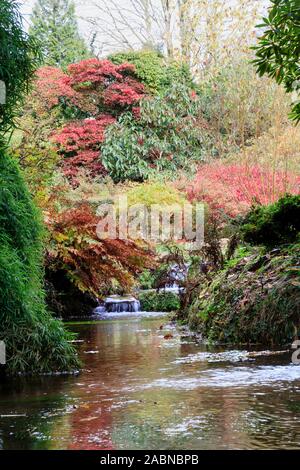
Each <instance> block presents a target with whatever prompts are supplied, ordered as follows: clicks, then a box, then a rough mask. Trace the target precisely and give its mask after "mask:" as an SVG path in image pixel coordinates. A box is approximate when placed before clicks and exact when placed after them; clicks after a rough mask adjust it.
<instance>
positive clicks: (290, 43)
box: [255, 0, 300, 122]
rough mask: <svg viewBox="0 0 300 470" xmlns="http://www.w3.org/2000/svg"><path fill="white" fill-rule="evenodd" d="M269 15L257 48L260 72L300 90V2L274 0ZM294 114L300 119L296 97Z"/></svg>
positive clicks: (290, 88)
mask: <svg viewBox="0 0 300 470" xmlns="http://www.w3.org/2000/svg"><path fill="white" fill-rule="evenodd" d="M272 3H273V6H272V7H271V8H270V10H269V15H268V17H266V18H264V19H263V23H262V24H260V25H259V27H261V28H264V34H263V36H262V37H261V38H260V41H259V45H258V46H257V47H256V48H255V49H256V55H257V59H256V60H255V64H256V65H257V71H258V73H259V74H260V75H264V74H267V75H269V76H270V77H272V78H275V79H276V81H277V82H278V83H279V84H281V83H282V84H284V86H285V89H286V91H287V92H293V91H294V92H299V90H300V64H299V59H300V2H299V0H272ZM291 117H292V118H293V119H295V120H296V121H297V122H298V121H299V120H300V100H299V96H297V97H296V99H295V103H294V105H293V110H292V114H291Z"/></svg>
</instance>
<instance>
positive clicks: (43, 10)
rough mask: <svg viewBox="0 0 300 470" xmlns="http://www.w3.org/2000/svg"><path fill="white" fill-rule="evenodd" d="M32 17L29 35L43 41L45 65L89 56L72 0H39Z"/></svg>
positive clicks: (68, 61) (64, 64)
mask: <svg viewBox="0 0 300 470" xmlns="http://www.w3.org/2000/svg"><path fill="white" fill-rule="evenodd" d="M31 21H32V25H31V28H30V35H31V36H32V37H33V38H35V39H37V40H38V41H39V42H40V43H41V47H42V50H43V54H44V58H45V64H46V65H53V66H56V67H62V68H64V67H66V66H67V65H69V64H71V63H74V62H78V61H80V60H82V59H86V58H87V57H89V51H88V48H87V46H86V44H85V42H84V40H83V39H82V38H81V37H80V35H79V32H78V24H77V20H76V14H75V4H74V2H73V1H72V0H37V2H36V4H35V6H34V9H33V14H32V17H31Z"/></svg>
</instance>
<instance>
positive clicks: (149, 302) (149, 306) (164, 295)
mask: <svg viewBox="0 0 300 470" xmlns="http://www.w3.org/2000/svg"><path fill="white" fill-rule="evenodd" d="M139 299H140V302H141V310H142V311H144V312H175V311H176V310H178V309H179V307H180V300H179V296H178V295H177V294H175V293H174V292H164V291H161V292H157V291H156V292H154V291H149V292H143V293H142V294H141V295H140V296H139Z"/></svg>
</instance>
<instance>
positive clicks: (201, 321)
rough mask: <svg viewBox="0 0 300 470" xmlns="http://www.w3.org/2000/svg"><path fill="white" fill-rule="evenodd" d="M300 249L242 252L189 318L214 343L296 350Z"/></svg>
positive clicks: (210, 282) (201, 297)
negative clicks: (260, 345) (256, 345)
mask: <svg viewBox="0 0 300 470" xmlns="http://www.w3.org/2000/svg"><path fill="white" fill-rule="evenodd" d="M299 260H300V245H299V243H298V244H294V245H290V246H284V247H281V248H276V249H272V250H270V251H267V250H266V249H264V248H249V247H248V248H247V249H246V251H245V249H240V250H239V251H238V254H237V256H236V258H234V259H231V260H230V261H228V262H227V264H226V266H225V268H224V269H222V270H220V271H219V272H218V273H216V274H215V275H213V276H212V277H211V278H210V279H209V280H207V282H206V283H205V285H203V287H202V288H201V289H200V291H199V292H198V293H197V294H196V295H195V297H194V299H193V301H192V303H191V305H189V307H188V308H187V310H186V312H184V320H185V321H186V322H187V323H188V324H189V326H190V327H191V328H192V329H193V330H196V331H198V332H199V333H201V334H202V335H203V337H204V338H206V339H207V340H209V341H212V342H221V343H227V344H228V343H231V344H232V343H233V344H241V343H243V344H263V345H265V346H272V345H285V344H290V343H291V342H292V341H293V339H294V338H295V337H296V336H297V334H298V333H299V329H300V280H299V274H300V268H299Z"/></svg>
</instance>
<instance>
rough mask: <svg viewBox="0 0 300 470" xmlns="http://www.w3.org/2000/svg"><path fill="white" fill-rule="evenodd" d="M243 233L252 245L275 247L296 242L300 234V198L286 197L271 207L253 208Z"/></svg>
mask: <svg viewBox="0 0 300 470" xmlns="http://www.w3.org/2000/svg"><path fill="white" fill-rule="evenodd" d="M241 232H242V235H243V238H244V240H245V241H246V242H248V243H250V244H252V245H265V246H267V247H274V246H279V245H282V244H288V243H293V242H295V241H296V240H297V238H298V237H299V232H300V196H297V195H294V196H292V195H286V196H284V197H282V198H281V199H279V201H278V202H276V203H274V204H271V205H269V206H258V207H255V208H253V209H252V210H251V211H250V213H249V214H248V215H247V216H246V218H245V220H244V223H243V225H242V228H241Z"/></svg>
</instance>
